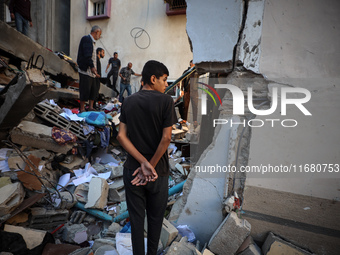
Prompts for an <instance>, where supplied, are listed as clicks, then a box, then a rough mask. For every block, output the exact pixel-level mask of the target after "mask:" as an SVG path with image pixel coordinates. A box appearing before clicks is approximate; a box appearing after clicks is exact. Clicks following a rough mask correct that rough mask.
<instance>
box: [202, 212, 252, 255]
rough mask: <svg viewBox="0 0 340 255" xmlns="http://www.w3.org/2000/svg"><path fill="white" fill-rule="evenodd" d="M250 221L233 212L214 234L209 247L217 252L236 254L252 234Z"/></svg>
mask: <svg viewBox="0 0 340 255" xmlns="http://www.w3.org/2000/svg"><path fill="white" fill-rule="evenodd" d="M250 229H251V226H250V223H249V222H248V221H246V220H244V219H239V218H238V216H237V214H236V213H235V212H231V213H229V214H228V216H227V217H226V218H225V219H224V220H223V222H222V223H221V225H220V226H219V227H218V228H217V229H216V231H215V233H214V234H213V235H212V237H211V239H210V241H209V243H208V248H209V250H211V251H212V252H213V253H216V254H225V255H227V254H235V253H236V251H237V250H238V248H239V247H240V246H241V244H242V243H243V242H244V240H245V239H246V238H247V236H248V235H249V234H250Z"/></svg>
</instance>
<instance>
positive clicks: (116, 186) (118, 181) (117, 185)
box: [110, 178, 124, 189]
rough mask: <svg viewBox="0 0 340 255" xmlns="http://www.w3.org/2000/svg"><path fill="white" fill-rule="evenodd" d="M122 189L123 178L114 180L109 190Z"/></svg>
mask: <svg viewBox="0 0 340 255" xmlns="http://www.w3.org/2000/svg"><path fill="white" fill-rule="evenodd" d="M122 188H124V181H123V178H116V179H114V181H113V183H111V184H110V189H122Z"/></svg>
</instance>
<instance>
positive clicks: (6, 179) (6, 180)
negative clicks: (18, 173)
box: [0, 177, 12, 189]
mask: <svg viewBox="0 0 340 255" xmlns="http://www.w3.org/2000/svg"><path fill="white" fill-rule="evenodd" d="M11 183H12V182H11V178H9V177H1V178H0V189H1V188H2V187H4V186H6V185H7V184H11Z"/></svg>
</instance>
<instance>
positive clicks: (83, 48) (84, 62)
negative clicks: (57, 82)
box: [77, 26, 102, 112]
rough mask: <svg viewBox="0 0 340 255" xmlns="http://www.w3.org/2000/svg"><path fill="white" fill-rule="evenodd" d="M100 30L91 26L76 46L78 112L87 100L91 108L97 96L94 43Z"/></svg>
mask: <svg viewBox="0 0 340 255" xmlns="http://www.w3.org/2000/svg"><path fill="white" fill-rule="evenodd" d="M101 34H102V30H101V28H100V27H99V26H93V27H92V29H91V33H90V34H89V35H85V36H83V37H82V38H81V40H80V43H79V48H78V56H77V64H78V72H79V98H80V112H84V111H85V102H86V101H87V100H89V110H90V111H92V110H93V102H94V100H95V99H96V98H97V96H98V91H97V81H96V78H99V77H100V75H99V74H98V72H97V68H96V66H97V61H96V51H95V44H96V40H98V39H99V38H100V36H101Z"/></svg>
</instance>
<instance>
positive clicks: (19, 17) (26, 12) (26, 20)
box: [9, 0, 33, 36]
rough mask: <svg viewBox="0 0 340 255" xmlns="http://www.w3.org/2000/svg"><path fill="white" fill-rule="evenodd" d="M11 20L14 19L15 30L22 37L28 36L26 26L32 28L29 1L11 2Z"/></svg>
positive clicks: (15, 0) (18, 0)
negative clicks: (21, 34) (22, 35)
mask: <svg viewBox="0 0 340 255" xmlns="http://www.w3.org/2000/svg"><path fill="white" fill-rule="evenodd" d="M9 11H10V13H11V19H12V20H13V19H15V26H16V28H17V30H18V31H19V32H21V33H23V34H24V35H26V36H27V35H28V24H29V25H30V27H33V23H32V19H31V1H30V0H12V1H11V2H10V4H9Z"/></svg>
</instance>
